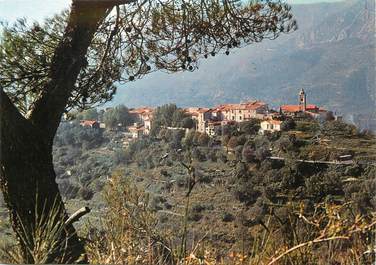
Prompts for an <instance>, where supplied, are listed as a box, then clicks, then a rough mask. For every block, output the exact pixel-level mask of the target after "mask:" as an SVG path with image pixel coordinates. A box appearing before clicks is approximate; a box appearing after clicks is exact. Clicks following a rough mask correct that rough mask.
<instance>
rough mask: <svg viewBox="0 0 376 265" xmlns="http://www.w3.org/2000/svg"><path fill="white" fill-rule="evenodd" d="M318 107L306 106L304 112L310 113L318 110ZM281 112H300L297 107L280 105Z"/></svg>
mask: <svg viewBox="0 0 376 265" xmlns="http://www.w3.org/2000/svg"><path fill="white" fill-rule="evenodd" d="M318 109H319V107H317V106H316V105H314V104H308V105H307V106H306V110H307V111H310V110H318ZM281 110H282V111H283V112H299V111H301V109H300V106H299V105H282V106H281Z"/></svg>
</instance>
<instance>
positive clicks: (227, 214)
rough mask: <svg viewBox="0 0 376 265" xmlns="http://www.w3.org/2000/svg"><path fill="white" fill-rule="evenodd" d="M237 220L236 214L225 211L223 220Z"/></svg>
mask: <svg viewBox="0 0 376 265" xmlns="http://www.w3.org/2000/svg"><path fill="white" fill-rule="evenodd" d="M234 220H235V216H234V215H233V214H231V213H228V212H225V213H224V214H223V215H222V221H223V222H226V223H228V222H233V221H234Z"/></svg>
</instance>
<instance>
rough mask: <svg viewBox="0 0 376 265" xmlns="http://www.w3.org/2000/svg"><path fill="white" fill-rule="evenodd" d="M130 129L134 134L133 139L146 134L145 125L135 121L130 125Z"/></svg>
mask: <svg viewBox="0 0 376 265" xmlns="http://www.w3.org/2000/svg"><path fill="white" fill-rule="evenodd" d="M127 129H128V131H129V132H130V133H131V135H132V139H140V138H142V137H143V136H144V135H145V127H144V125H142V124H139V123H134V124H133V126H128V128H127Z"/></svg>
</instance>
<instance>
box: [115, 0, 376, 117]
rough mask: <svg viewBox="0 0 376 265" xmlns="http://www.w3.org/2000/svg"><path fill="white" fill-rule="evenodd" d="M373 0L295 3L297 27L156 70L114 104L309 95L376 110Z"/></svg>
mask: <svg viewBox="0 0 376 265" xmlns="http://www.w3.org/2000/svg"><path fill="white" fill-rule="evenodd" d="M372 10H374V3H373V1H369V0H368V1H366V2H365V1H345V2H339V3H332V4H328V3H326V4H325V3H322V4H311V5H296V6H293V12H294V14H295V16H296V18H297V20H298V24H299V30H298V31H296V32H294V33H292V34H290V35H288V36H281V37H280V38H279V39H277V40H274V41H264V42H262V43H258V44H254V45H251V46H249V47H246V48H244V49H240V50H237V51H236V52H234V53H233V54H231V55H230V56H225V55H222V56H216V57H215V58H209V59H208V60H207V61H203V62H202V63H201V66H200V69H199V70H198V71H197V72H195V73H180V74H173V75H168V74H164V73H155V74H152V75H151V76H149V77H146V78H145V79H144V80H139V81H137V82H136V83H130V84H126V85H124V86H123V87H121V88H120V89H119V92H118V95H117V96H116V97H115V100H114V104H118V103H124V104H126V105H129V106H136V105H151V106H156V105H160V104H163V103H168V102H178V104H179V105H181V106H212V105H216V104H219V103H224V102H238V101H244V100H245V99H248V98H258V99H262V100H265V101H267V102H271V103H272V105H274V106H278V105H279V104H282V103H295V102H296V91H297V90H298V89H299V88H300V87H304V88H305V89H306V91H307V92H308V95H309V99H308V100H309V101H311V102H312V103H315V104H318V105H321V106H324V107H326V108H329V109H332V110H334V111H337V112H340V113H342V114H345V115H347V116H348V117H352V116H353V115H357V114H365V115H368V116H369V115H372V114H374V109H375V79H374V69H375V58H374V12H371V11H372Z"/></svg>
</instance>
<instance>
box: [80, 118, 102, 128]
mask: <svg viewBox="0 0 376 265" xmlns="http://www.w3.org/2000/svg"><path fill="white" fill-rule="evenodd" d="M80 125H81V126H82V127H90V128H93V129H99V128H100V124H99V122H97V121H94V120H81V121H80Z"/></svg>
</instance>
